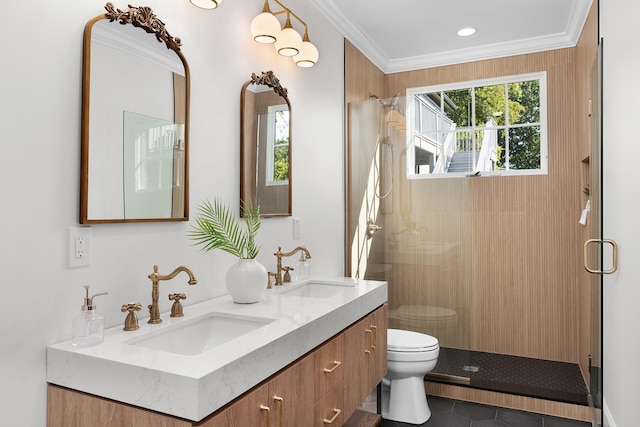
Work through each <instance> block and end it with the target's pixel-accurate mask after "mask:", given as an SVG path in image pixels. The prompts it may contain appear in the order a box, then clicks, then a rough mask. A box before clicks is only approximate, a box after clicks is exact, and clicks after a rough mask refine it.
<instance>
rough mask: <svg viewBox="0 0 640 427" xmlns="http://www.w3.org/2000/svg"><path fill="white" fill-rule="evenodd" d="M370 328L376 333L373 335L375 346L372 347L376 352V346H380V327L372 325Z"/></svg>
mask: <svg viewBox="0 0 640 427" xmlns="http://www.w3.org/2000/svg"><path fill="white" fill-rule="evenodd" d="M369 328H371V330H372V331H373V332H374V334H373V344H372V345H371V349H372V350H375V348H376V346H377V345H378V327H377V326H374V325H371V326H369Z"/></svg>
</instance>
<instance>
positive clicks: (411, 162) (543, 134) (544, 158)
mask: <svg viewBox="0 0 640 427" xmlns="http://www.w3.org/2000/svg"><path fill="white" fill-rule="evenodd" d="M530 80H538V81H539V85H540V86H539V87H540V122H539V123H532V124H531V126H540V169H509V170H499V171H490V172H482V173H481V175H482V176H514V175H546V174H548V165H549V158H548V136H547V134H548V131H547V73H546V71H542V72H538V73H528V74H518V75H512V76H504V77H494V78H488V79H480V80H471V81H465V82H456V83H448V84H441V85H431V86H423V87H417V88H408V89H407V92H406V115H405V117H406V123H407V132H406V138H407V140H406V148H407V150H406V153H407V160H406V174H407V179H441V178H460V177H465V176H469V175H470V174H469V173H464V172H457V173H456V172H449V173H438V174H431V173H419V174H417V173H415V145H414V129H415V128H416V123H415V115H416V114H415V113H416V112H415V108H414V105H415V103H414V97H415V95H417V94H423V93H433V92H440V91H444V92H447V91H453V90H460V89H474V88H476V87H482V86H492V85H503V84H509V83H517V82H523V81H530ZM472 93H473V91H472ZM473 110H474V115H475V105H474V106H473ZM503 127H504V126H500V127H499V128H503ZM508 127H510V128H512V127H518V126H508ZM465 129H467V130H468V131H469V132H475V131H477V130H488V129H492V128H485V127H484V126H477V123H475V124H474V126H470V127H469V128H465ZM471 174H472V173H471Z"/></svg>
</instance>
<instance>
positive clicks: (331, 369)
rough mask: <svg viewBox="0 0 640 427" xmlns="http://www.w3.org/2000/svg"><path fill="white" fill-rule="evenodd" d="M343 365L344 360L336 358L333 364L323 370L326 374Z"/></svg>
mask: <svg viewBox="0 0 640 427" xmlns="http://www.w3.org/2000/svg"><path fill="white" fill-rule="evenodd" d="M340 365H342V362H340V361H339V360H334V361H333V366H332V367H330V368H324V369H323V371H324V373H325V374H330V373H332V372H333V371H335V370H336V369H338V366H340Z"/></svg>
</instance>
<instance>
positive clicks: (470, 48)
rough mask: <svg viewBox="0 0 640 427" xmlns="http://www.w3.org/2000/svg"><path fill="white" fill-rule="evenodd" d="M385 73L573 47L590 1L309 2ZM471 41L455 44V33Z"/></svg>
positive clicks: (345, 0) (385, 0)
mask: <svg viewBox="0 0 640 427" xmlns="http://www.w3.org/2000/svg"><path fill="white" fill-rule="evenodd" d="M309 2H310V3H311V4H313V5H314V6H315V7H316V8H317V9H318V10H319V11H320V12H321V13H322V14H323V15H325V16H326V17H327V18H328V19H329V20H330V21H331V22H332V23H333V25H334V26H335V27H336V28H337V29H338V31H339V32H340V33H342V34H343V35H344V37H345V38H346V39H348V40H349V41H350V42H351V43H352V44H353V45H354V46H356V47H357V48H358V49H359V50H360V51H361V52H362V53H363V54H364V55H366V56H367V58H369V60H370V61H371V62H373V63H374V64H375V65H376V66H378V68H380V69H381V70H382V71H383V72H385V73H394V72H400V71H409V70H415V69H421V68H429V67H435V66H440V65H447V64H454V63H460V62H468V61H475V60H480V59H487V58H496V57H501V56H509V55H518V54H523V53H531V52H540V51H544V50H551V49H560V48H566V47H572V46H575V45H576V43H577V41H578V38H579V37H580V32H581V30H582V27H583V25H584V22H585V20H586V17H587V15H588V12H589V9H590V7H591V2H592V0H535V1H526V0H392V1H389V0H309ZM465 27H473V28H475V29H476V33H475V34H474V35H472V36H469V37H460V36H458V35H457V32H458V30H460V29H461V28H465Z"/></svg>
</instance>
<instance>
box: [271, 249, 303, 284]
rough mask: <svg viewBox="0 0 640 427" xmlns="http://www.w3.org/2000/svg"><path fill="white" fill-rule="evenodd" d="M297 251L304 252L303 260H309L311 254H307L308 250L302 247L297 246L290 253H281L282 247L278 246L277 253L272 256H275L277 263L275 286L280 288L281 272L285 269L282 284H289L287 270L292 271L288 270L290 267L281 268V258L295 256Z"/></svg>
mask: <svg viewBox="0 0 640 427" xmlns="http://www.w3.org/2000/svg"><path fill="white" fill-rule="evenodd" d="M299 251H302V252H304V258H305V259H309V258H311V254H310V253H309V249H307V248H305V247H304V246H298V247H297V248H295V249H294V250H292V251H291V252H282V247H280V246H278V251H277V252H276V253H275V254H274V255H275V256H276V259H277V260H278V263H277V268H278V269H277V271H276V286H282V282H283V280H282V271H283V270H285V269H286V271H287V275H286V276H285V280H284V282H289V281H290V280H291V278H290V277H289V276H288V274H289V270H293V269H292V268H290V267H285V268H282V257H286V256H291V255H295V254H296V253H297V252H299ZM287 279H288V280H287Z"/></svg>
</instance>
